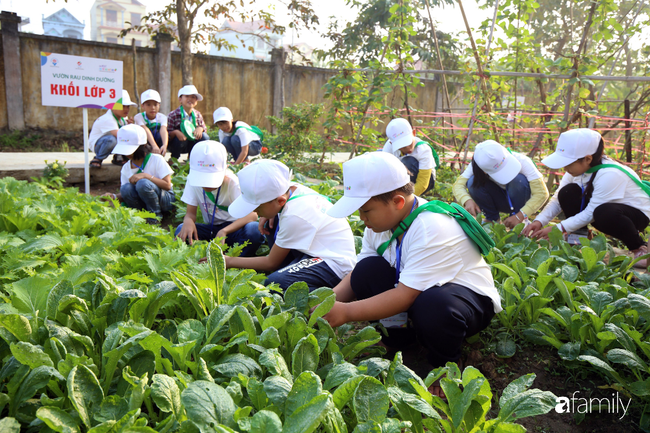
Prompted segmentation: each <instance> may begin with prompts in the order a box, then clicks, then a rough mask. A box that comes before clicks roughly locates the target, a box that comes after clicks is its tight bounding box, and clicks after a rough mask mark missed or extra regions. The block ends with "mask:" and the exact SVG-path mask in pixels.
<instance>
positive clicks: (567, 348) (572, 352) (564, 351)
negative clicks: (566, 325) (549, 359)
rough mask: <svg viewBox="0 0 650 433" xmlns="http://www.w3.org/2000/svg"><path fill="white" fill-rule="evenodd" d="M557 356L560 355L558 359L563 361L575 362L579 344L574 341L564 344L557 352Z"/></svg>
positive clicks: (578, 352) (578, 353)
mask: <svg viewBox="0 0 650 433" xmlns="http://www.w3.org/2000/svg"><path fill="white" fill-rule="evenodd" d="M558 355H560V358H562V359H564V360H565V361H575V360H576V359H577V358H578V356H579V355H580V342H579V341H574V342H568V343H564V344H563V345H562V347H560V349H559V350H558Z"/></svg>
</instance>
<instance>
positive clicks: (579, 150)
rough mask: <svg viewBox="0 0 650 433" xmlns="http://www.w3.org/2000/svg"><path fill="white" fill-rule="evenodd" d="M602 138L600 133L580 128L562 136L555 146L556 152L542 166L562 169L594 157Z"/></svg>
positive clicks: (544, 160)
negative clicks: (587, 157)
mask: <svg viewBox="0 0 650 433" xmlns="http://www.w3.org/2000/svg"><path fill="white" fill-rule="evenodd" d="M600 140H602V137H601V136H600V134H599V133H598V131H594V130H593V129H589V128H578V129H572V130H570V131H566V132H563V133H562V134H560V138H558V140H557V146H555V152H553V153H552V154H550V155H549V156H547V157H546V158H544V159H542V164H544V165H545V166H547V167H550V168H562V167H566V166H567V165H569V164H571V163H572V162H575V161H577V160H579V159H580V158H584V157H585V156H587V155H593V154H594V153H596V151H597V150H598V145H599V144H600Z"/></svg>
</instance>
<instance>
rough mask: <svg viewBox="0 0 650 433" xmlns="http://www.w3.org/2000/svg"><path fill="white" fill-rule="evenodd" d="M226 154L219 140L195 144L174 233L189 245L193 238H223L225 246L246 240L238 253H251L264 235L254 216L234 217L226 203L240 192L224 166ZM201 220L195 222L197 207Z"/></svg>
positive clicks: (205, 239)
mask: <svg viewBox="0 0 650 433" xmlns="http://www.w3.org/2000/svg"><path fill="white" fill-rule="evenodd" d="M227 158H228V154H227V153H226V149H225V148H224V147H223V145H222V144H221V143H218V142H216V141H212V140H206V141H202V142H200V143H197V145H196V146H194V150H192V154H191V155H190V173H189V174H188V175H187V184H186V185H185V190H184V191H183V196H182V197H181V201H182V202H183V203H185V204H187V212H186V213H185V218H183V223H182V224H181V225H179V226H178V227H177V228H176V236H178V237H179V238H180V239H182V240H186V241H188V242H189V243H190V244H191V243H193V242H194V240H201V241H209V240H212V239H214V238H217V237H218V238H223V239H225V242H226V244H227V245H229V246H233V245H234V244H236V243H238V244H240V245H241V244H243V243H244V242H246V241H249V242H250V244H249V245H247V246H246V247H245V248H244V249H243V251H242V256H244V257H248V256H254V255H255V252H256V251H257V249H258V248H259V246H260V245H261V244H262V242H263V241H264V237H263V236H262V234H261V233H260V231H259V230H258V228H257V215H256V214H255V213H254V212H252V211H251V212H248V213H246V214H243V215H241V216H240V217H235V216H233V215H231V214H230V213H229V212H228V206H229V205H230V204H231V203H232V202H233V201H235V200H236V199H237V197H239V196H240V195H241V191H240V189H239V180H238V179H237V176H236V175H235V174H234V173H233V172H232V171H230V170H227V169H226V162H227ZM199 208H200V209H201V214H202V216H203V223H202V224H197V222H196V215H197V213H196V212H197V209H199Z"/></svg>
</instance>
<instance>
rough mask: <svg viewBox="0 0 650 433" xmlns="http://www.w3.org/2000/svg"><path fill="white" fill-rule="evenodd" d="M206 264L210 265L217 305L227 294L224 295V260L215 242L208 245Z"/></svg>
mask: <svg viewBox="0 0 650 433" xmlns="http://www.w3.org/2000/svg"><path fill="white" fill-rule="evenodd" d="M207 259H208V264H209V265H210V274H211V275H212V279H213V280H214V283H215V289H216V292H215V293H216V296H215V298H216V300H217V304H221V303H222V300H225V299H227V297H228V293H225V286H226V259H225V258H224V256H223V251H222V250H221V247H220V246H219V243H218V242H217V241H216V240H214V239H213V240H212V241H211V242H210V244H209V245H208V251H207Z"/></svg>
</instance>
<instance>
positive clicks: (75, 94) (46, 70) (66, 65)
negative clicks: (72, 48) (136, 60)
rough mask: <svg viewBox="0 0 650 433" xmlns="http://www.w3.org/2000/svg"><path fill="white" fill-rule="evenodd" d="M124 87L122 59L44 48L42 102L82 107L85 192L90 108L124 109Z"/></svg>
mask: <svg viewBox="0 0 650 433" xmlns="http://www.w3.org/2000/svg"><path fill="white" fill-rule="evenodd" d="M122 88H123V86H122V62H121V61H119V60H106V59H96V58H93V57H80V56H69V55H67V54H55V53H46V52H41V103H42V104H43V105H45V106H52V107H70V108H83V133H84V161H85V167H84V181H85V187H86V190H85V191H86V194H90V172H89V161H88V151H89V150H90V149H89V143H88V108H101V109H107V110H110V109H115V110H121V109H122ZM92 150H93V151H94V149H92Z"/></svg>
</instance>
